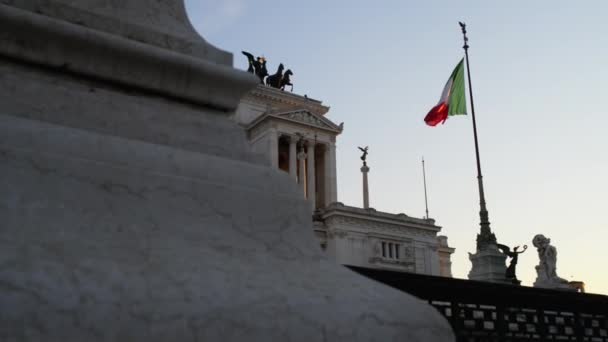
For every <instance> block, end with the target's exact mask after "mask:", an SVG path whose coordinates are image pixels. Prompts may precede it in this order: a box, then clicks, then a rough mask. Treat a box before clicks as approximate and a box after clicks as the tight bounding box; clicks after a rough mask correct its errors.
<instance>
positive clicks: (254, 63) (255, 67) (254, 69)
mask: <svg viewBox="0 0 608 342" xmlns="http://www.w3.org/2000/svg"><path fill="white" fill-rule="evenodd" d="M241 52H242V53H243V55H245V56H247V60H248V61H249V68H247V71H248V72H250V73H252V74H255V75H256V76H257V77H258V78H259V79H260V83H262V84H264V78H265V77H266V76H268V70H266V58H264V57H259V56H258V57H257V58H256V59H254V58H253V55H252V54H250V53H249V52H247V51H241Z"/></svg>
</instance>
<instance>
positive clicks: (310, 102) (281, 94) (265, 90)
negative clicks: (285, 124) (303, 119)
mask: <svg viewBox="0 0 608 342" xmlns="http://www.w3.org/2000/svg"><path fill="white" fill-rule="evenodd" d="M243 101H244V102H254V103H262V104H264V105H270V107H271V108H273V107H283V108H284V107H290V108H292V109H294V110H295V109H306V110H308V111H310V112H311V113H314V114H317V115H325V114H326V113H327V112H328V111H329V107H328V106H324V105H323V104H322V102H321V101H318V100H315V99H311V98H309V97H306V96H300V95H297V94H294V93H290V92H286V91H283V90H280V89H275V88H272V87H269V86H265V85H263V84H258V86H257V87H256V88H254V89H253V90H251V91H250V92H249V93H247V95H245V97H244V98H243ZM273 105H274V106H273Z"/></svg>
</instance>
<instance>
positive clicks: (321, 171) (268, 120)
mask: <svg viewBox="0 0 608 342" xmlns="http://www.w3.org/2000/svg"><path fill="white" fill-rule="evenodd" d="M328 110H329V107H326V106H323V104H322V103H321V102H320V101H317V100H313V99H310V98H308V97H304V96H299V95H296V94H292V93H289V92H285V91H281V90H278V89H275V88H271V87H267V86H264V85H258V86H257V88H255V89H254V90H253V91H251V92H249V93H248V94H247V95H246V96H245V97H244V98H243V100H242V101H241V103H240V105H239V107H238V109H237V111H236V113H235V115H234V119H235V120H236V121H237V122H238V123H239V124H241V125H242V126H243V127H245V129H246V130H247V133H248V138H249V142H250V144H251V147H252V149H253V151H254V152H256V153H258V154H260V155H262V156H264V158H265V159H267V160H268V163H269V164H270V165H271V166H273V167H275V168H279V169H281V170H283V171H285V172H288V173H289V174H290V176H291V177H292V178H293V179H296V180H297V182H298V184H301V186H302V189H303V191H304V196H305V197H306V198H307V199H308V200H309V202H310V203H311V209H312V211H314V210H316V209H320V208H324V207H325V206H326V205H328V204H330V203H332V202H335V201H336V200H337V181H336V136H337V135H339V134H340V133H341V132H342V127H341V126H338V125H336V124H334V123H333V122H331V121H330V120H328V119H327V118H325V117H324V115H325V114H326V113H327V111H328Z"/></svg>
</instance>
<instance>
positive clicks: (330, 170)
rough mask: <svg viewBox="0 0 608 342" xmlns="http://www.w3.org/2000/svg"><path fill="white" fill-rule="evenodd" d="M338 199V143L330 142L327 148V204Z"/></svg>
mask: <svg viewBox="0 0 608 342" xmlns="http://www.w3.org/2000/svg"><path fill="white" fill-rule="evenodd" d="M337 201H338V185H337V182H336V145H335V144H334V143H329V144H327V145H326V150H325V205H329V204H331V203H333V202H337Z"/></svg>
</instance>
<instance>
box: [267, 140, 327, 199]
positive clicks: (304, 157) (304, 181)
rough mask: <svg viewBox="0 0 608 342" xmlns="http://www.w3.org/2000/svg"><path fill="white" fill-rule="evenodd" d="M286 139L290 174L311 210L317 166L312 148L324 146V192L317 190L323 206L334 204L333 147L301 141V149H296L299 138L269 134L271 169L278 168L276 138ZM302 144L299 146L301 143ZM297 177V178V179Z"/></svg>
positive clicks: (277, 143)
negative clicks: (287, 139)
mask: <svg viewBox="0 0 608 342" xmlns="http://www.w3.org/2000/svg"><path fill="white" fill-rule="evenodd" d="M281 136H287V137H288V138H289V174H290V176H291V177H292V178H293V179H294V180H296V181H297V182H298V184H301V186H302V190H303V192H304V194H305V196H306V198H307V199H309V200H310V202H311V205H312V208H313V210H315V209H317V208H316V203H317V199H316V184H317V180H316V179H315V178H316V176H315V175H316V173H317V172H316V168H317V165H316V162H315V148H316V146H317V145H322V146H325V150H324V154H323V156H324V158H323V164H324V166H325V169H324V170H323V177H324V179H323V182H322V184H323V186H324V189H319V190H320V191H319V192H320V194H319V195H321V196H324V201H323V203H324V204H325V205H328V204H330V203H333V202H336V201H337V183H336V145H335V144H334V143H318V142H317V143H315V142H314V141H310V140H306V141H304V144H302V145H306V146H305V147H304V146H300V148H299V149H298V141H299V138H298V137H297V136H294V135H287V134H279V133H278V131H276V130H273V131H271V133H270V144H269V148H270V160H271V164H272V166H273V167H276V168H278V167H279V138H280V137H281ZM301 143H302V142H301ZM298 174H299V175H300V177H298Z"/></svg>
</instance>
